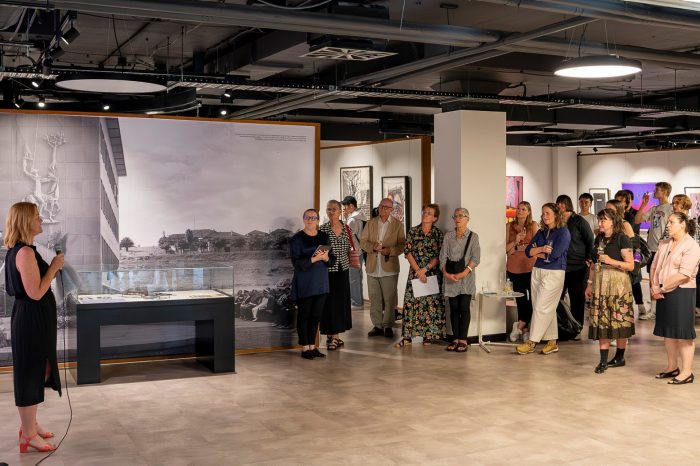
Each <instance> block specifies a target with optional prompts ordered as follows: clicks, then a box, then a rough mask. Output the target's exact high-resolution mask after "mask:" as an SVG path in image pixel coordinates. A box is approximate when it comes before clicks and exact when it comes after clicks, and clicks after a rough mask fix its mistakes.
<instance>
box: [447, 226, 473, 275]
mask: <svg viewBox="0 0 700 466" xmlns="http://www.w3.org/2000/svg"><path fill="white" fill-rule="evenodd" d="M471 240H472V232H471V231H470V232H469V236H467V244H466V246H464V252H463V253H462V258H461V259H460V260H458V261H451V260H449V259H447V262H446V263H445V272H447V273H462V272H464V269H466V268H467V264H468V262H467V261H466V260H467V259H466V257H465V256H466V255H467V250H468V249H469V242H470V241H471Z"/></svg>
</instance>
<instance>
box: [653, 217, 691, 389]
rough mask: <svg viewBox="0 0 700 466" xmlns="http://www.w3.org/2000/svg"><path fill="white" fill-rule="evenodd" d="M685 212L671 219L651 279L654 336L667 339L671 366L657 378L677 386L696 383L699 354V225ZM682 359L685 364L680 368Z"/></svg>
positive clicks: (655, 259)
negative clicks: (696, 235)
mask: <svg viewBox="0 0 700 466" xmlns="http://www.w3.org/2000/svg"><path fill="white" fill-rule="evenodd" d="M689 220H690V219H689V218H688V216H687V215H686V214H684V213H682V212H674V213H673V214H671V215H670V216H669V218H668V223H667V224H666V229H667V231H668V234H669V238H668V239H665V240H662V241H661V242H660V243H659V249H658V250H657V252H656V255H654V261H653V262H652V264H651V271H650V273H649V277H650V280H651V297H652V298H653V299H655V300H656V325H655V326H654V335H656V336H659V337H663V338H664V344H665V345H666V355H667V356H668V364H667V366H666V368H665V369H664V370H663V371H662V372H660V373H658V374H656V378H657V379H666V378H671V380H670V381H669V382H668V383H669V384H673V385H680V384H686V383H693V380H695V376H694V375H693V373H692V366H693V355H694V353H695V315H694V311H695V277H696V276H697V273H698V264H699V263H700V246H699V245H698V243H697V242H696V241H695V240H694V239H693V235H694V233H695V231H694V229H695V224H694V223H691V222H690V221H689ZM679 356H680V360H681V364H680V366H679V365H678V357H679Z"/></svg>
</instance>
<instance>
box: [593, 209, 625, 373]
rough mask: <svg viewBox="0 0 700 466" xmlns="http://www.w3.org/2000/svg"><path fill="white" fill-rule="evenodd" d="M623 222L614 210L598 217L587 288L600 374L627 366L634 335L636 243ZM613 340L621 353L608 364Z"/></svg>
mask: <svg viewBox="0 0 700 466" xmlns="http://www.w3.org/2000/svg"><path fill="white" fill-rule="evenodd" d="M622 222H623V220H622V218H621V217H620V216H619V215H618V213H617V212H616V211H614V210H613V209H604V210H601V211H600V213H598V226H599V232H600V233H598V236H596V239H595V248H596V250H597V252H598V254H597V256H595V257H594V261H595V263H594V264H593V265H591V269H590V273H589V278H588V286H587V287H586V299H590V305H589V315H590V326H589V329H588V338H591V339H593V340H598V344H599V347H600V363H599V364H598V365H597V366H596V368H595V373H596V374H602V373H603V372H605V370H606V369H608V368H609V367H620V366H624V365H625V349H626V348H627V339H628V338H629V337H631V336H632V335H634V308H633V300H632V281H631V280H630V276H629V274H628V272H631V271H632V270H633V269H634V258H633V256H632V242H631V241H630V239H629V237H628V236H627V235H625V233H624V232H623V229H622ZM610 340H617V351H616V353H615V356H614V357H613V359H612V360H610V361H608V351H609V350H610Z"/></svg>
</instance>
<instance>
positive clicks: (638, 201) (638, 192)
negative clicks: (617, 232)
mask: <svg viewBox="0 0 700 466" xmlns="http://www.w3.org/2000/svg"><path fill="white" fill-rule="evenodd" d="M622 189H629V190H630V191H632V194H634V199H632V208H634V209H637V210H639V206H640V205H642V197H643V196H644V193H649V203H648V204H647V206H646V208H645V211H646V210H649V209H651V207H652V206H655V205H659V200H658V199H655V198H654V189H656V183H622ZM639 227H640V228H641V229H642V230H648V229H649V222H642V223H641V224H640V226H639Z"/></svg>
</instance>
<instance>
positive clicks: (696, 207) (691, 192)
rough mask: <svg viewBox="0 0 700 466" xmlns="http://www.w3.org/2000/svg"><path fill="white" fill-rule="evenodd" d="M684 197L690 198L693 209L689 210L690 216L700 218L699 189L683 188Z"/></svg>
mask: <svg viewBox="0 0 700 466" xmlns="http://www.w3.org/2000/svg"><path fill="white" fill-rule="evenodd" d="M685 195H686V196H688V197H689V198H690V201H691V202H692V203H693V207H691V208H690V216H691V217H693V218H698V217H700V188H685Z"/></svg>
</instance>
